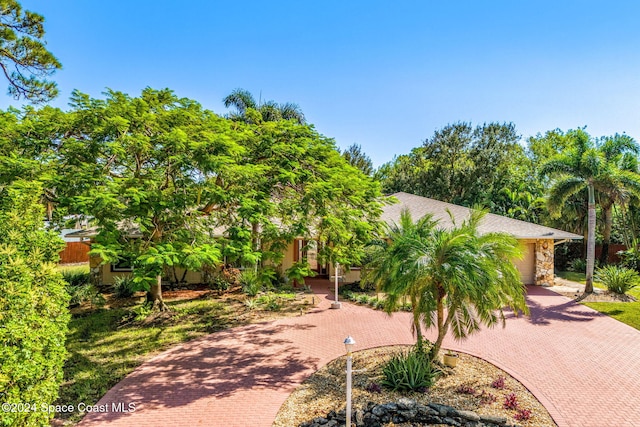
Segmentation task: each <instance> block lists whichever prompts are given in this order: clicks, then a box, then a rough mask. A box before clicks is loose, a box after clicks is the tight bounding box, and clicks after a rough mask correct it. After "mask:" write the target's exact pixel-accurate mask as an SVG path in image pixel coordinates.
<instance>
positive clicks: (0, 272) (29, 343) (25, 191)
mask: <svg viewBox="0 0 640 427" xmlns="http://www.w3.org/2000/svg"><path fill="white" fill-rule="evenodd" d="M39 194H40V189H39V188H38V185H37V184H33V183H26V182H23V181H20V182H16V183H14V184H13V185H11V186H9V187H6V188H4V189H3V190H2V192H0V392H2V393H1V399H0V400H1V401H2V402H3V403H6V404H9V406H8V407H9V408H12V406H11V405H15V409H16V410H15V411H12V410H6V408H5V407H3V411H2V412H0V424H2V425H4V426H17V425H29V426H32V425H48V421H49V419H51V418H52V417H53V415H54V413H53V411H52V412H49V411H47V410H46V408H47V407H48V406H47V405H49V404H51V403H53V402H54V401H55V399H56V398H57V396H58V387H59V385H60V383H61V381H62V366H63V364H64V360H65V357H66V351H65V346H64V344H65V336H66V332H67V322H68V321H69V314H68V311H67V305H68V303H69V297H68V295H67V293H66V291H65V282H64V280H63V279H62V275H61V274H60V273H59V272H58V271H57V269H56V263H57V262H58V252H59V251H60V250H61V249H62V246H63V242H62V240H61V239H60V238H59V237H58V236H57V234H56V233H54V232H52V231H47V230H44V229H43V227H42V218H43V209H42V205H41V204H40V201H39ZM24 405H30V406H29V407H28V408H25V406H24ZM42 405H45V410H43V406H42Z"/></svg>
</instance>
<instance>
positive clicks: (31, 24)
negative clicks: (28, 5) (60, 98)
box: [0, 0, 62, 102]
mask: <svg viewBox="0 0 640 427" xmlns="http://www.w3.org/2000/svg"><path fill="white" fill-rule="evenodd" d="M43 23H44V17H42V15H38V14H37V13H34V12H30V11H28V10H23V9H22V6H21V5H20V3H19V2H18V1H16V0H0V69H1V70H2V72H3V74H4V76H5V77H6V78H7V80H8V81H9V94H11V95H13V97H14V98H16V99H20V98H26V99H29V100H31V101H33V102H44V101H48V100H50V99H52V98H54V97H55V96H56V95H57V94H58V89H57V86H56V84H55V83H54V82H52V81H49V80H47V77H49V76H51V75H52V74H53V73H54V72H55V71H56V70H58V69H60V68H61V67H62V65H61V64H60V62H58V60H57V59H56V57H55V56H53V54H52V53H51V52H49V51H48V50H47V49H46V47H45V41H44V33H45V32H44V25H43Z"/></svg>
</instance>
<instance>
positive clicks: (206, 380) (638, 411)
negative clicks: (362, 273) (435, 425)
mask: <svg viewBox="0 0 640 427" xmlns="http://www.w3.org/2000/svg"><path fill="white" fill-rule="evenodd" d="M314 283H315V284H314V291H315V292H316V293H317V295H318V297H319V298H321V302H320V304H319V305H318V306H317V307H316V308H315V309H314V310H312V311H311V312H310V313H308V314H306V315H305V316H301V317H294V318H285V319H280V320H277V321H274V322H269V323H262V324H255V325H248V326H243V327H238V328H234V329H231V330H227V331H223V332H218V333H215V334H212V335H209V336H206V337H203V338H201V339H198V340H196V341H192V342H188V343H185V344H182V345H180V346H177V347H175V348H173V349H171V350H169V351H167V352H165V353H162V354H161V355H159V356H157V357H155V358H153V359H151V360H149V361H148V362H147V363H145V364H144V365H142V366H141V367H139V368H138V369H137V370H136V371H134V372H133V373H132V374H130V375H129V376H128V377H126V378H125V379H124V380H123V381H121V382H120V383H119V384H117V385H116V386H115V387H114V388H113V389H111V390H110V391H109V392H108V393H107V394H106V395H105V396H104V397H103V398H102V400H100V402H99V405H106V407H103V408H101V410H105V409H106V410H108V411H107V412H94V413H89V414H88V415H87V416H86V417H85V418H84V419H83V421H82V423H81V424H80V425H81V426H82V427H88V426H96V425H110V426H149V427H151V426H153V427H156V426H171V427H179V426H189V427H193V426H225V427H232V426H238V427H260V426H265V427H266V426H270V425H271V424H272V422H273V420H274V419H275V416H276V414H277V412H278V409H279V408H280V405H281V404H282V403H283V402H284V400H285V399H286V398H287V396H288V395H289V394H290V393H291V392H292V391H293V390H294V389H295V388H296V387H297V386H298V385H299V384H300V383H301V382H302V381H303V380H304V379H305V378H307V377H308V376H309V375H310V374H312V373H313V372H314V371H316V370H317V369H318V368H320V367H322V366H323V365H325V364H326V363H327V362H329V361H331V360H333V359H335V358H337V357H340V356H342V355H343V354H344V346H343V345H342V341H343V340H344V338H345V337H346V336H347V335H352V336H353V337H354V338H355V339H356V341H357V347H356V349H357V350H358V349H360V350H361V349H365V348H371V347H377V346H381V345H392V344H410V343H413V342H414V339H413V337H412V336H411V334H410V332H409V326H410V317H409V314H408V313H397V314H394V315H393V316H392V317H389V316H387V315H386V314H384V313H382V312H380V311H374V310H370V309H368V308H366V307H361V306H356V305H352V304H348V303H343V307H342V309H340V310H330V309H329V305H330V300H329V297H331V295H328V292H327V282H326V281H324V282H317V281H316V282H314ZM528 302H529V306H530V307H531V317H530V318H522V317H520V318H515V317H511V318H509V319H508V322H507V327H506V328H505V329H502V328H495V329H486V330H483V331H481V332H480V333H479V334H477V335H474V336H472V337H471V338H469V339H468V340H466V341H464V342H462V343H455V342H451V341H446V342H445V346H446V347H448V348H454V349H456V350H459V351H464V352H467V353H470V354H473V355H476V356H479V357H482V358H483V359H485V360H488V361H490V362H492V363H494V364H495V365H497V366H499V367H501V368H502V369H504V370H506V371H507V372H509V373H510V374H511V375H513V376H514V377H516V378H517V379H518V380H520V381H521V382H522V383H523V384H524V385H525V386H526V387H527V388H529V390H531V391H532V392H533V394H534V395H535V396H536V397H537V398H538V399H539V400H540V401H541V402H542V403H543V405H544V406H545V407H546V408H547V409H548V410H549V412H550V413H551V416H552V417H553V418H554V420H555V421H556V422H557V423H558V425H559V426H561V427H564V426H576V427H578V426H580V427H607V426H612V427H613V426H615V427H623V426H638V425H640V332H639V331H637V330H635V329H633V328H631V327H629V326H626V325H624V324H622V323H620V322H618V321H616V320H613V319H611V318H609V317H607V316H604V315H601V314H599V313H597V312H595V311H593V310H591V309H589V308H588V307H584V306H581V305H576V304H574V303H573V302H571V301H570V300H569V299H568V298H566V297H563V296H560V295H558V294H555V293H553V292H551V291H549V290H547V289H543V288H538V287H530V288H529V296H528ZM430 332H431V333H430V334H429V333H427V334H426V336H427V337H429V338H433V336H434V334H433V331H430ZM356 368H357V367H356ZM112 403H115V404H116V405H117V404H118V403H120V404H124V405H125V406H126V405H128V404H129V403H133V404H135V406H136V410H135V412H133V413H125V412H117V411H114V410H113V407H112V406H111V405H112Z"/></svg>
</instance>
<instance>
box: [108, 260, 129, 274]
mask: <svg viewBox="0 0 640 427" xmlns="http://www.w3.org/2000/svg"><path fill="white" fill-rule="evenodd" d="M111 271H112V272H118V271H133V262H131V258H129V257H123V258H120V259H119V260H118V262H116V263H114V264H111Z"/></svg>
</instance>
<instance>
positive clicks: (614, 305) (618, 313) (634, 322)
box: [556, 271, 640, 330]
mask: <svg viewBox="0 0 640 427" xmlns="http://www.w3.org/2000/svg"><path fill="white" fill-rule="evenodd" d="M556 274H557V275H558V276H559V277H562V278H563V279H566V280H572V281H574V282H579V283H585V281H586V280H585V275H584V273H576V272H572V271H558V272H556ZM593 286H595V287H598V288H603V289H604V286H603V285H602V284H601V283H598V282H594V283H593ZM627 294H628V295H631V296H633V297H635V298H636V299H637V300H638V301H636V302H588V303H584V305H586V306H587V307H591V308H593V309H594V310H598V311H599V312H600V313H603V314H606V315H608V316H611V317H613V318H614V319H616V320H619V321H621V322H623V323H626V324H627V325H629V326H631V327H634V328H636V329H638V330H640V286H638V287H635V288H633V289H631V290H630V291H629V292H627Z"/></svg>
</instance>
